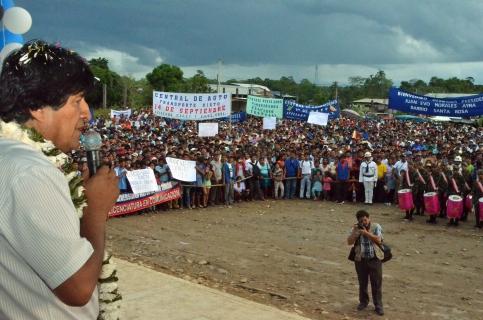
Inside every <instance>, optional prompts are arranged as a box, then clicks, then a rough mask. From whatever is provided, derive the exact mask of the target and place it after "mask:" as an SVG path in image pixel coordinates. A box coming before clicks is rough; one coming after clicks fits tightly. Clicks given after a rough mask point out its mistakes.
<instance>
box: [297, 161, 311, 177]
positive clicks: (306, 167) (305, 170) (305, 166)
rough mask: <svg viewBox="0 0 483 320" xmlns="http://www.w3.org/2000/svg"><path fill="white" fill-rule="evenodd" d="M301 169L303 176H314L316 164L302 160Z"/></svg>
mask: <svg viewBox="0 0 483 320" xmlns="http://www.w3.org/2000/svg"><path fill="white" fill-rule="evenodd" d="M300 168H301V169H302V174H312V169H313V168H314V163H313V162H312V161H310V160H309V161H307V160H301V161H300Z"/></svg>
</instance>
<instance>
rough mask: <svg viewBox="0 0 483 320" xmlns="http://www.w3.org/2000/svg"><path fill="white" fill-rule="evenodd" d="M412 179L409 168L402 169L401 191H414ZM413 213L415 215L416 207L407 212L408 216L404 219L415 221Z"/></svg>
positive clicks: (400, 177)
mask: <svg viewBox="0 0 483 320" xmlns="http://www.w3.org/2000/svg"><path fill="white" fill-rule="evenodd" d="M411 181H412V179H411V177H410V174H409V166H408V167H407V168H404V169H401V171H400V175H399V183H398V185H399V189H398V190H402V189H409V190H411V191H412V190H413V183H412V182H411ZM413 213H414V207H413V208H412V209H410V210H406V216H405V217H404V220H409V221H413Z"/></svg>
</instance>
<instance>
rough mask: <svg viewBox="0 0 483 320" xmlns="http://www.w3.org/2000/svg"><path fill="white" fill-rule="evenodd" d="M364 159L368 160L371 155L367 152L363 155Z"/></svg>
mask: <svg viewBox="0 0 483 320" xmlns="http://www.w3.org/2000/svg"><path fill="white" fill-rule="evenodd" d="M364 157H365V158H370V157H372V154H371V153H370V152H369V151H367V152H366V153H365V154H364Z"/></svg>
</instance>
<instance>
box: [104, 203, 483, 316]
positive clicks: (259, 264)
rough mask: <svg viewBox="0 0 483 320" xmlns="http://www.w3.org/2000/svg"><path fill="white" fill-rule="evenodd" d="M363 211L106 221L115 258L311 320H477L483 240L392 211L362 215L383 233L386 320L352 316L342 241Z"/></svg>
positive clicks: (216, 210)
mask: <svg viewBox="0 0 483 320" xmlns="http://www.w3.org/2000/svg"><path fill="white" fill-rule="evenodd" d="M358 208H364V205H362V204H359V205H353V204H344V205H338V204H335V203H332V202H321V201H320V202H315V201H311V200H305V201H304V200H290V201H286V200H285V201H265V202H251V203H241V204H235V206H233V207H232V208H224V207H212V208H207V209H197V210H173V211H168V212H159V213H149V214H143V215H134V216H129V217H124V218H115V219H111V220H110V221H109V223H108V239H109V241H108V246H109V248H110V249H111V251H112V252H113V253H114V255H116V256H119V257H123V258H126V259H128V260H130V261H137V262H143V263H145V264H148V265H151V266H154V267H155V268H156V269H158V270H160V271H162V272H166V273H169V274H173V275H175V276H178V277H180V278H184V279H187V280H190V281H193V282H198V283H201V284H203V285H206V286H210V287H214V288H218V289H220V290H223V291H227V292H230V293H232V294H235V295H239V296H242V297H246V298H248V299H251V300H254V301H257V302H261V303H264V304H269V305H273V306H275V307H278V308H280V309H283V310H287V311H292V312H297V313H299V314H302V315H304V316H306V317H310V318H312V319H375V318H383V319H384V318H385V319H406V320H409V319H458V320H464V319H483V231H481V230H476V229H473V227H472V226H473V225H474V221H473V219H474V218H473V217H471V219H470V221H468V222H466V223H463V224H462V225H460V226H459V227H457V228H455V227H451V228H449V227H446V225H445V221H441V220H440V221H439V223H438V225H436V226H433V225H427V224H426V223H424V220H425V219H426V217H421V216H417V217H416V219H415V221H414V222H405V221H404V220H403V219H402V216H403V214H402V213H401V212H400V211H399V210H398V209H397V208H395V207H386V206H383V205H374V206H371V207H365V208H367V209H368V210H369V212H370V213H371V218H372V221H373V222H378V223H380V224H381V225H382V227H383V230H384V237H385V241H386V243H388V244H389V245H391V247H392V249H393V253H394V258H393V260H391V261H389V262H387V263H386V264H384V265H383V275H384V276H383V279H384V280H383V301H384V309H385V313H386V314H385V316H384V317H378V316H376V315H375V314H374V311H373V307H372V305H370V307H369V308H367V309H366V310H365V311H362V312H357V311H356V306H357V303H358V284H357V278H356V273H355V270H354V265H353V263H351V262H350V261H349V260H347V255H348V252H349V249H350V247H349V246H347V244H346V237H347V234H348V232H349V229H350V226H351V225H352V224H353V223H354V213H355V212H356V210H357V209H358Z"/></svg>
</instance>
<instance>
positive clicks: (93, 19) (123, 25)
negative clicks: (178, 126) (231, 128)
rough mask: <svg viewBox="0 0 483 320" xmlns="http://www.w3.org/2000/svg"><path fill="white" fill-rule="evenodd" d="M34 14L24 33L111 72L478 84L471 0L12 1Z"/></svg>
mask: <svg viewBox="0 0 483 320" xmlns="http://www.w3.org/2000/svg"><path fill="white" fill-rule="evenodd" d="M14 1H15V4H16V5H18V6H22V7H24V8H26V9H27V10H28V11H30V13H31V14H32V17H33V26H32V29H31V31H29V32H28V33H27V34H26V38H27V39H31V38H41V39H46V40H48V41H59V42H61V43H62V45H64V46H68V47H70V48H72V49H74V50H76V51H78V52H80V53H81V54H82V55H84V56H85V57H87V58H92V57H105V58H108V59H109V61H110V66H111V68H112V69H114V70H115V71H117V72H120V73H121V74H125V75H131V76H134V77H136V78H140V77H143V76H144V75H145V74H146V73H147V72H149V71H151V70H152V69H153V67H155V66H156V65H158V64H160V63H169V64H175V65H178V66H180V67H181V68H182V69H183V71H184V72H185V75H186V76H191V75H192V74H193V73H194V72H196V70H197V69H201V70H203V71H204V72H205V74H206V75H207V76H208V77H210V78H215V77H216V73H217V70H218V66H217V62H218V60H220V59H221V60H222V61H223V67H222V68H221V73H222V75H221V78H222V79H224V80H227V79H231V78H236V79H245V78H249V77H256V76H259V77H261V78H272V79H279V78H280V77H281V76H293V77H294V78H295V79H296V80H301V79H303V78H307V79H309V80H310V81H314V79H315V65H316V64H317V65H318V83H320V84H327V83H331V82H333V81H338V82H340V83H347V78H348V77H350V76H368V75H370V74H374V73H375V72H377V70H379V69H382V70H384V71H386V74H387V76H388V77H389V78H391V79H393V81H394V82H395V83H396V84H399V82H400V81H401V80H410V79H414V78H418V79H423V80H425V81H428V80H429V78H430V77H431V76H439V77H443V78H448V77H453V76H455V77H460V78H466V77H474V78H475V80H476V83H483V36H482V35H483V14H482V12H483V1H480V0H465V1H454V0H424V1H421V0H378V1H376V0H365V1H359V0H352V1H347V0H244V1H240V0H237V1H235V0H216V1H215V0H198V1H196V0H171V1H164V0H137V1H135V0H131V1H127V0H14Z"/></svg>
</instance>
